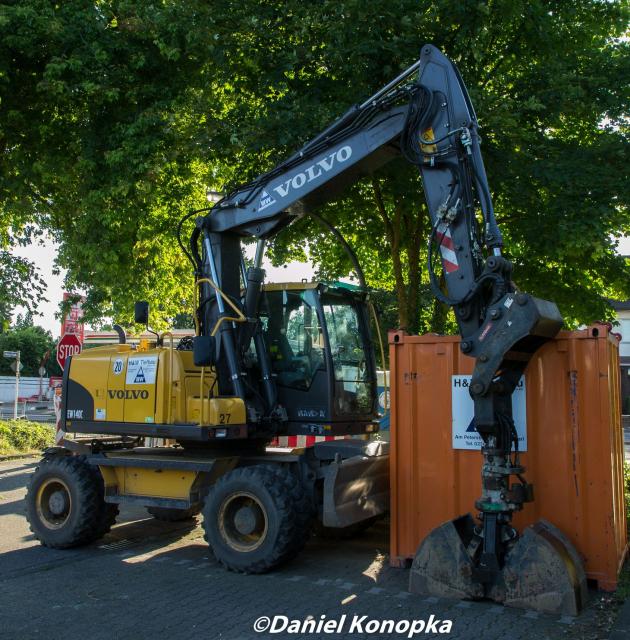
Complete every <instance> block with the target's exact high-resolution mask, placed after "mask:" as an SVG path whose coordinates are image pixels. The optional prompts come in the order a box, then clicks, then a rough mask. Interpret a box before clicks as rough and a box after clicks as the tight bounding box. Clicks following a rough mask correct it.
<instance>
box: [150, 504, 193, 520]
mask: <svg viewBox="0 0 630 640" xmlns="http://www.w3.org/2000/svg"><path fill="white" fill-rule="evenodd" d="M147 511H148V512H149V514H150V515H152V516H153V517H154V518H155V519H156V520H161V521H162V522H183V521H184V520H192V519H193V518H194V517H195V516H196V515H197V514H198V513H199V511H200V509H199V507H191V508H190V509H172V508H170V507H147Z"/></svg>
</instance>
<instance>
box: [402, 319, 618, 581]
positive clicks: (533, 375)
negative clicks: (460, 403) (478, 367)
mask: <svg viewBox="0 0 630 640" xmlns="http://www.w3.org/2000/svg"><path fill="white" fill-rule="evenodd" d="M389 343H390V371H391V373H390V375H391V386H392V388H391V398H392V401H391V492H392V494H391V543H390V544H391V549H390V551H391V553H390V558H391V560H390V561H391V563H392V564H393V565H395V566H403V565H405V564H406V563H407V562H408V560H409V559H411V558H413V556H414V554H415V552H416V549H417V548H418V545H419V543H420V542H421V541H422V540H423V538H424V537H425V536H426V535H427V534H428V533H429V532H430V531H431V530H432V529H433V528H434V527H436V526H438V525H440V524H441V523H442V522H444V521H446V520H449V519H451V518H455V517H457V516H459V515H462V514H464V513H468V512H471V513H473V515H476V513H475V510H474V503H475V500H476V499H477V498H479V496H480V495H481V475H480V474H481V462H482V458H481V453H480V452H479V451H476V450H475V451H470V450H469V451H464V450H459V449H453V442H452V419H453V416H452V409H451V386H452V384H453V379H452V376H454V375H463V374H470V373H472V369H473V365H474V361H473V359H472V358H469V357H467V356H464V355H463V354H462V353H461V351H460V349H459V338H457V337H454V336H438V335H424V336H408V335H404V334H403V333H402V332H394V333H390V336H389ZM525 384H526V397H527V398H526V415H527V440H528V442H527V444H528V446H527V452H524V453H522V454H521V461H522V463H523V464H524V465H525V467H526V469H527V471H526V473H525V477H526V478H527V479H528V480H529V482H533V484H534V497H535V499H534V502H531V503H527V504H526V505H525V507H524V509H523V511H521V512H519V513H517V514H516V515H515V517H514V525H515V526H516V528H517V529H519V530H522V529H523V528H524V527H526V526H527V525H529V524H532V523H533V522H536V521H537V520H538V519H539V518H546V519H547V520H549V521H550V522H552V523H553V524H555V525H556V526H557V527H559V528H560V529H561V530H562V531H563V532H564V533H565V534H566V535H567V536H568V537H569V539H570V540H571V541H572V542H573V544H574V545H575V547H576V549H577V550H578V551H579V552H580V553H581V554H582V556H583V558H584V561H585V566H586V572H587V577H588V578H589V579H593V580H595V581H597V584H598V586H599V588H601V589H604V590H614V589H615V588H616V585H617V577H618V575H619V570H620V569H621V565H622V564H623V561H624V557H625V554H626V548H627V542H628V541H627V531H626V522H625V509H624V494H623V455H624V453H623V434H622V427H621V407H620V397H619V384H620V383H619V353H618V339H617V337H616V336H615V334H612V333H611V332H610V330H609V328H608V326H606V325H593V326H591V327H589V328H588V329H584V330H581V331H573V332H568V331H563V332H561V333H560V334H559V336H558V337H557V338H556V339H555V340H553V341H551V342H549V343H547V344H546V345H545V346H543V347H542V348H541V349H540V350H539V351H538V352H537V354H536V355H535V356H534V358H533V359H532V361H531V362H530V363H529V365H528V368H527V371H526V374H525Z"/></svg>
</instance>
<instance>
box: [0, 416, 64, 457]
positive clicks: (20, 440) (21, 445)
mask: <svg viewBox="0 0 630 640" xmlns="http://www.w3.org/2000/svg"><path fill="white" fill-rule="evenodd" d="M54 444H55V430H54V428H53V427H51V426H50V425H46V424H40V423H39V422H31V421H30V420H6V421H5V420H3V421H0V455H12V454H16V453H31V452H36V451H41V450H42V449H45V448H46V447H51V446H52V445H54Z"/></svg>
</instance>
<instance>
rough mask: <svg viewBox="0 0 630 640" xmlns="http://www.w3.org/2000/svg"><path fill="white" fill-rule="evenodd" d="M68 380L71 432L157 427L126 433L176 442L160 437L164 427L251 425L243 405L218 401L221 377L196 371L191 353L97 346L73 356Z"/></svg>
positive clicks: (68, 428) (66, 402)
mask: <svg viewBox="0 0 630 640" xmlns="http://www.w3.org/2000/svg"><path fill="white" fill-rule="evenodd" d="M66 376H67V380H66V384H65V385H64V389H65V391H66V393H65V398H64V405H65V407H64V417H65V421H66V431H79V432H89V433H118V432H119V431H118V428H117V427H116V428H111V427H112V425H137V426H138V425H146V426H147V427H150V425H156V430H151V429H149V428H148V429H146V430H145V431H144V432H143V433H141V434H140V433H135V432H134V431H133V430H131V431H125V433H126V434H131V435H157V436H159V435H168V437H176V435H177V434H176V432H175V433H169V434H165V433H160V432H159V431H160V427H162V426H164V425H187V426H188V427H191V426H195V425H197V426H199V427H225V426H230V427H235V426H239V425H245V424H246V412H245V404H244V402H243V400H242V399H240V398H234V397H216V396H214V395H213V391H214V389H215V388H216V386H215V378H216V374H215V373H214V371H213V370H211V369H210V368H200V367H196V366H195V365H194V363H193V353H192V351H183V350H182V351H179V350H177V349H174V348H172V347H171V346H165V347H155V346H150V345H143V344H141V345H140V347H138V348H135V347H133V346H131V345H128V344H117V345H111V346H103V347H96V348H94V349H88V350H86V351H84V352H83V353H81V354H79V355H77V356H74V357H73V358H72V360H71V362H70V366H69V367H68V370H67V372H66ZM108 427H109V428H108ZM86 428H87V430H86ZM162 430H163V429H162ZM136 431H137V430H136ZM194 439H196V438H194Z"/></svg>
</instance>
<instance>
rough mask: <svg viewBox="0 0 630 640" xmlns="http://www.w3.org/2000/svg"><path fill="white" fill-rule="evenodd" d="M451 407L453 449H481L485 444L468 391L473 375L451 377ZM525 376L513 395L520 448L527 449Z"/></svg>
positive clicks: (513, 409) (513, 413)
mask: <svg viewBox="0 0 630 640" xmlns="http://www.w3.org/2000/svg"><path fill="white" fill-rule="evenodd" d="M451 378H452V379H451V408H452V415H453V449H474V450H479V449H481V446H482V444H483V440H482V439H481V436H480V435H479V434H478V433H477V431H476V430H475V421H474V405H473V400H472V398H471V397H470V393H469V392H468V387H469V386H470V378H471V376H452V377H451ZM526 398H527V396H526V391H525V377H524V376H523V377H522V378H521V379H520V380H519V383H518V385H517V386H516V389H515V390H514V394H513V395H512V417H513V418H514V425H515V426H516V432H517V434H518V450H519V451H527V408H526V405H527V403H526Z"/></svg>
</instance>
